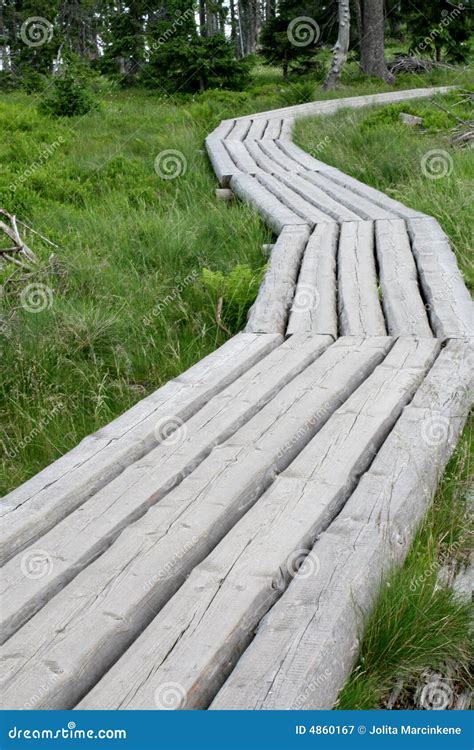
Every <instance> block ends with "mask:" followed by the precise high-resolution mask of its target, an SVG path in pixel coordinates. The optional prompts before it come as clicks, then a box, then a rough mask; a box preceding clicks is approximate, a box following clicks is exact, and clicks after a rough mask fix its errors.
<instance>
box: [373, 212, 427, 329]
mask: <svg viewBox="0 0 474 750" xmlns="http://www.w3.org/2000/svg"><path fill="white" fill-rule="evenodd" d="M375 246H376V251H377V259H378V265H379V274H380V286H381V289H382V304H383V309H384V312H385V318H386V320H387V328H388V331H389V333H390V334H392V335H393V336H432V335H433V333H432V331H431V328H430V324H429V322H428V316H427V314H426V308H425V305H424V302H423V300H422V298H421V295H420V289H419V287H418V274H417V270H416V265H415V260H414V258H413V254H412V252H411V247H410V241H409V238H408V234H407V230H406V225H405V222H404V221H403V219H391V220H388V221H376V222H375Z"/></svg>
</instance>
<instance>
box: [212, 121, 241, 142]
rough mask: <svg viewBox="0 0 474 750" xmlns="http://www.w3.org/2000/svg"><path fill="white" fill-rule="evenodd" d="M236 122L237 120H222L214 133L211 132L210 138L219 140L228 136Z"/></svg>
mask: <svg viewBox="0 0 474 750" xmlns="http://www.w3.org/2000/svg"><path fill="white" fill-rule="evenodd" d="M234 123H235V120H222V122H221V123H220V124H219V125H218V126H217V128H214V130H213V131H212V133H209V135H208V138H216V139H218V140H222V139H223V138H227V136H228V135H229V133H230V131H231V130H232V128H233V127H234Z"/></svg>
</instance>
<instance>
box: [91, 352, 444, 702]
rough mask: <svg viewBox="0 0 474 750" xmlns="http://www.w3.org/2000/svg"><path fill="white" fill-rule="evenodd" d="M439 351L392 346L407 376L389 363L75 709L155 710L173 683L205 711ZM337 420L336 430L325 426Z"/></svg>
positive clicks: (375, 375)
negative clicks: (404, 363)
mask: <svg viewBox="0 0 474 750" xmlns="http://www.w3.org/2000/svg"><path fill="white" fill-rule="evenodd" d="M438 346H439V344H438V342H435V341H434V340H431V341H430V342H428V343H427V344H426V345H421V346H418V345H417V344H416V343H415V342H414V341H408V342H406V341H405V342H397V344H396V345H395V349H398V350H400V349H402V350H403V353H400V352H399V353H398V354H396V355H395V357H394V361H395V362H396V363H398V362H399V361H402V360H405V359H406V358H409V359H410V361H411V362H412V363H413V367H412V368H410V369H409V370H407V369H406V368H405V367H403V366H402V367H399V366H394V367H392V366H391V362H390V355H389V356H388V358H387V363H386V364H385V365H381V366H380V367H379V368H377V370H376V371H375V372H374V373H373V374H372V375H371V376H370V377H369V378H368V379H367V380H366V382H365V383H363V385H362V386H360V388H359V389H358V390H357V391H356V392H355V393H354V394H353V395H352V396H351V397H350V398H349V399H348V400H347V402H346V403H345V404H344V405H343V406H342V407H341V409H339V410H338V411H337V412H336V414H335V415H333V417H332V418H331V420H330V421H329V422H328V423H327V424H326V425H325V427H323V428H322V430H321V431H320V432H319V434H318V436H316V437H315V438H314V439H313V440H312V441H311V443H309V445H308V446H307V447H306V448H305V450H304V451H303V453H302V454H301V455H300V456H299V457H297V458H296V459H295V461H294V462H293V463H292V464H291V465H290V467H289V468H288V469H287V470H286V471H285V472H284V473H283V474H282V475H281V476H280V477H279V478H277V479H276V481H275V484H274V485H273V486H272V488H271V489H270V490H269V491H268V492H267V493H266V494H265V495H264V496H263V497H262V498H261V500H260V501H259V502H258V503H257V504H256V505H255V506H254V507H253V508H252V510H251V511H250V512H249V513H248V514H247V516H246V517H245V518H244V519H242V521H241V522H240V523H239V524H238V525H237V526H236V527H235V529H234V530H233V531H232V532H231V533H230V534H229V535H228V536H227V537H226V538H225V539H224V540H223V541H222V542H221V544H220V545H219V546H218V547H217V549H216V550H215V551H214V552H213V553H212V554H211V555H210V556H209V557H208V558H207V559H206V560H205V561H204V562H203V563H201V565H200V566H199V567H198V568H197V569H195V570H194V571H193V573H192V574H191V576H190V578H189V579H188V581H187V582H186V583H185V584H184V585H183V587H182V588H181V590H180V591H179V592H178V594H176V596H175V597H173V599H172V600H171V601H170V602H169V603H168V605H167V606H166V607H165V608H164V609H163V610H162V612H161V613H160V614H159V615H158V616H157V617H156V618H155V619H154V620H153V622H152V623H151V624H150V626H149V627H148V629H147V630H145V632H144V633H143V634H142V636H141V637H140V638H138V640H137V641H136V642H135V643H134V644H133V645H132V646H131V648H130V649H129V651H128V652H127V653H126V654H125V655H124V657H123V658H122V659H121V660H120V661H119V663H118V664H116V665H115V667H113V668H112V669H111V670H110V672H109V673H108V674H107V675H106V676H105V678H104V679H103V680H102V681H101V683H100V684H99V685H98V686H97V687H96V689H95V690H93V691H92V692H91V694H90V695H89V696H88V697H87V698H86V699H85V701H83V703H82V704H81V705H80V707H81V708H96V707H97V706H98V705H104V704H105V705H106V706H107V708H109V707H114V708H116V707H117V705H120V707H122V708H127V709H128V708H132V709H137V708H140V709H149V708H153V706H155V707H156V703H155V695H156V694H159V691H160V688H161V687H162V686H163V684H166V683H168V682H170V681H173V682H175V683H178V684H179V685H180V686H181V687H182V689H183V692H184V693H185V694H186V702H185V706H186V708H205V707H206V706H207V705H208V703H209V701H210V700H211V699H212V698H213V696H214V695H215V693H216V690H217V689H218V688H219V687H220V685H221V684H222V682H223V680H224V678H225V675H226V674H228V673H229V671H230V670H231V668H232V665H233V664H234V663H235V661H236V659H237V658H238V656H239V655H240V654H241V652H242V650H243V649H244V648H245V646H246V645H247V644H248V642H249V640H250V639H251V637H252V634H253V630H254V628H255V627H256V625H257V624H258V622H259V620H260V618H261V617H262V615H263V614H265V612H266V611H268V609H269V608H270V607H271V605H272V604H273V603H274V602H275V600H276V599H278V598H279V597H280V596H281V594H282V593H283V591H284V590H285V588H286V587H287V586H288V583H289V580H290V579H291V577H292V575H294V574H295V573H296V570H297V568H298V562H297V560H298V557H299V556H301V551H302V550H307V549H308V547H309V546H311V545H312V544H313V543H314V541H315V538H316V536H317V535H318V534H319V533H321V531H322V530H323V529H324V528H326V527H327V525H328V524H329V523H330V521H331V519H332V518H333V517H334V515H336V513H337V512H338V511H339V510H340V508H341V507H342V506H343V504H344V502H345V500H346V499H347V497H348V496H349V494H350V493H351V491H352V490H353V488H354V486H355V484H356V481H357V477H358V475H359V473H360V472H361V471H363V470H364V468H367V467H368V465H369V464H370V463H371V461H372V457H373V453H374V451H376V450H377V448H378V447H379V446H380V444H381V443H382V441H383V440H384V438H385V437H386V435H387V433H388V432H389V430H390V429H391V426H392V425H393V423H394V422H395V420H396V418H397V416H398V414H399V413H400V411H401V409H402V408H403V405H404V404H405V403H406V402H407V401H408V400H409V398H410V397H411V394H412V393H413V391H414V390H415V388H416V383H417V382H420V380H421V379H422V378H423V375H424V372H425V371H426V369H427V368H428V367H429V365H430V364H431V362H432V360H433V358H434V356H435V353H436V349H437V347H438ZM394 353H395V352H394ZM334 418H337V422H338V424H337V428H339V429H334V428H333V427H332V426H331V425H332V422H333V419H334ZM344 427H345V429H342V430H341V429H340V428H344ZM293 612H295V609H293ZM150 661H151V663H153V665H154V669H153V670H151V672H150ZM227 707H228V708H231V707H232V706H231V705H228V706H227Z"/></svg>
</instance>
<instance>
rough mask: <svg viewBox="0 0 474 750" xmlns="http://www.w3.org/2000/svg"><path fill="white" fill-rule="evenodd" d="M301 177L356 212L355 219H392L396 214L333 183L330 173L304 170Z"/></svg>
mask: <svg viewBox="0 0 474 750" xmlns="http://www.w3.org/2000/svg"><path fill="white" fill-rule="evenodd" d="M302 177H303V178H304V179H305V180H307V181H308V182H310V183H311V184H312V185H314V186H315V187H319V188H320V189H321V190H323V191H324V192H326V193H327V194H328V195H329V196H331V197H332V198H333V199H335V200H336V201H338V202H339V203H341V204H342V205H344V206H346V207H348V208H349V209H351V210H352V211H354V212H355V213H356V214H357V219H361V218H362V219H393V218H397V217H396V215H395V214H394V213H393V212H391V211H387V210H385V209H384V208H381V207H380V206H378V205H377V204H376V203H373V202H372V201H371V200H368V199H367V198H364V197H362V196H360V195H358V194H357V193H356V192H354V191H353V190H352V189H351V190H346V189H345V188H343V187H342V186H341V185H338V184H337V183H335V182H334V181H333V180H332V179H331V177H332V173H331V174H321V173H319V172H304V173H303V174H302Z"/></svg>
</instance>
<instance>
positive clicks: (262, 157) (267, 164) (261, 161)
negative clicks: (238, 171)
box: [244, 139, 288, 175]
mask: <svg viewBox="0 0 474 750" xmlns="http://www.w3.org/2000/svg"><path fill="white" fill-rule="evenodd" d="M244 143H245V147H246V148H247V150H248V152H249V153H250V155H251V157H252V159H254V161H255V162H256V163H257V164H258V166H259V167H261V169H262V170H263V171H264V172H268V173H269V174H276V175H281V174H288V172H287V171H286V169H283V167H280V166H279V165H278V164H277V163H276V162H275V161H273V159H271V158H270V157H269V156H267V155H266V154H264V153H263V151H262V149H261V148H260V147H259V145H258V143H257V142H256V141H249V140H248V139H247V140H246V141H244Z"/></svg>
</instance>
